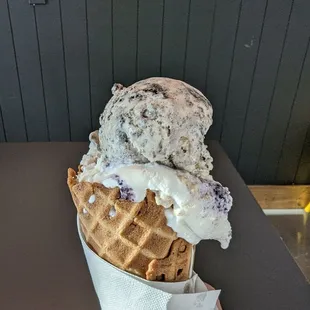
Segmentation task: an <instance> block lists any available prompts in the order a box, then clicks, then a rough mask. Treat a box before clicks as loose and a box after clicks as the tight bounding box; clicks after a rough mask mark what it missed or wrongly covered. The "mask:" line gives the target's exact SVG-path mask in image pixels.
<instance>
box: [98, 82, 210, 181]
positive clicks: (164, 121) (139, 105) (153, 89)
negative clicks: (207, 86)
mask: <svg viewBox="0 0 310 310" xmlns="http://www.w3.org/2000/svg"><path fill="white" fill-rule="evenodd" d="M112 93H113V96H112V98H111V99H110V101H109V102H108V103H107V106H106V108H105V110H104V112H103V113H102V115H101V116H100V125H101V127H100V129H99V135H98V140H99V145H98V146H99V148H100V152H101V154H102V159H101V161H102V162H103V163H104V164H106V165H110V164H112V165H116V164H134V163H139V164H141V163H148V162H151V163H153V162H157V163H160V164H163V165H166V166H169V167H171V168H177V169H182V170H186V171H188V172H190V173H192V174H194V175H196V176H198V177H202V178H206V177H207V176H208V175H209V172H210V170H211V169H212V157H211V156H210V153H209V151H208V150H207V146H206V145H205V144H204V138H205V134H206V133H207V131H208V129H209V127H210V126H211V124H212V113H213V111H212V107H211V104H210V102H209V101H208V99H207V98H206V97H205V96H204V95H203V94H202V93H201V92H200V91H199V90H197V89H195V88H194V87H192V86H190V85H188V84H186V83H185V82H182V81H178V80H174V79H169V78H161V77H154V78H149V79H146V80H142V81H139V82H137V83H135V84H133V85H131V86H129V87H123V86H122V85H120V84H115V85H114V86H113V88H112Z"/></svg>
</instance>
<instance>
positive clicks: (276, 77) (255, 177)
mask: <svg viewBox="0 0 310 310" xmlns="http://www.w3.org/2000/svg"><path fill="white" fill-rule="evenodd" d="M293 6H294V0H292V3H291V8H290V13H289V16H288V21H287V24H286V29H285V34H284V38H283V43H282V48H281V53H280V57H279V62H278V66H277V72H276V76H275V81H274V85H273V89H272V94H271V98H270V102H269V107H268V114H267V119H266V123H265V128H264V132H263V135H262V141H261V145H260V150H259V155H258V160H257V163H256V168H255V173H254V183H256V179H257V172H258V167H259V163H260V160H261V157H262V151H263V145H264V140H265V135H266V131H267V126H268V122H269V116H270V110H271V106H272V101H273V98H274V95H275V90H276V86H277V80H278V76H279V71H280V67H281V62H282V57H283V52H284V48H285V43H286V38H287V34H288V29H289V25H290V20H291V16H292V12H293Z"/></svg>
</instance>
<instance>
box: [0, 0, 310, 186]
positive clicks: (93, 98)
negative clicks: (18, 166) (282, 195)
mask: <svg viewBox="0 0 310 310" xmlns="http://www.w3.org/2000/svg"><path fill="white" fill-rule="evenodd" d="M309 14H310V1H308V0H272V1H271V0H269V1H268V0H261V1H255V0H234V1H231V0H221V1H220V0H208V1H206V0H158V1H151V0H126V1H125V0H91V1H86V0H49V1H47V4H46V5H36V6H32V5H29V3H28V1H27V0H21V1H16V0H4V1H0V56H1V57H0V142H17V141H69V140H72V141H84V140H86V139H87V136H88V133H89V132H90V131H91V129H95V128H97V127H98V125H99V124H98V116H99V114H100V113H101V112H102V110H103V108H104V105H105V103H106V102H107V100H108V99H109V97H110V96H111V93H110V88H111V85H112V84H113V83H114V82H121V83H123V84H125V85H128V84H131V83H133V82H134V81H136V80H138V79H142V78H146V77H149V76H160V75H161V76H169V77H173V78H178V79H183V80H185V81H187V82H189V83H190V84H192V85H193V86H195V87H197V88H198V89H200V90H201V91H202V92H204V93H205V94H206V95H207V97H208V98H209V99H210V101H211V103H212V105H213V107H214V124H213V126H212V127H211V130H210V132H209V134H208V136H209V138H211V139H217V140H220V141H221V143H222V145H223V147H224V148H225V150H226V151H227V153H228V155H229V156H230V158H231V160H232V161H233V163H234V164H235V165H236V166H237V168H238V170H239V171H240V172H241V174H242V176H243V177H244V178H245V180H246V182H248V183H249V184H254V183H258V184H291V183H297V184H298V183H299V184H302V183H310V48H309V37H310V18H309Z"/></svg>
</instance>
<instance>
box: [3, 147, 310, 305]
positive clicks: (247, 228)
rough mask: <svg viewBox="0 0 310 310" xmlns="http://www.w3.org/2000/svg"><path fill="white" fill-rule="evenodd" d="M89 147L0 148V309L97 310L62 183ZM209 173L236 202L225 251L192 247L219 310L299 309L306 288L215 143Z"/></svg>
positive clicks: (207, 244)
mask: <svg viewBox="0 0 310 310" xmlns="http://www.w3.org/2000/svg"><path fill="white" fill-rule="evenodd" d="M87 146H88V144H87V143H71V142H69V143H20V144H0V171H1V174H0V176H1V178H0V196H1V217H0V222H1V225H0V227H1V229H0V232H1V233H0V242H1V254H0V266H1V267H0V268H1V272H0V274H1V276H0V292H1V293H0V295H1V297H0V308H1V309H6V310H10V309H14V310H16V309H24V310H28V309H29V310H30V309H31V310H36V309H38V310H41V309H45V310H50V309H57V310H62V309H75V310H80V309H81V310H82V309H83V310H84V309H87V310H93V309H99V304H98V301H97V297H96V295H95V292H94V289H93V286H92V282H91V279H90V276H89V273H88V269H87V265H86V261H85V258H84V255H83V251H82V247H81V245H80V241H79V239H78V235H77V231H76V212H75V207H74V205H73V203H72V201H71V197H70V194H69V191H68V189H67V186H66V173H67V168H68V167H76V166H77V164H78V162H79V160H80V158H81V157H82V154H83V153H84V152H85V151H86V150H87ZM209 148H210V151H211V154H212V156H213V157H214V166H215V168H214V171H213V175H214V178H215V179H216V180H219V181H220V182H222V183H223V184H224V185H226V186H228V187H229V188H230V190H231V193H232V196H233V198H234V205H233V209H232V211H231V212H230V215H229V219H230V221H231V224H232V228H233V239H232V242H231V244H230V247H229V248H228V249H227V250H222V249H221V248H220V246H219V244H218V243H217V242H215V241H203V242H201V243H200V244H199V245H198V248H197V253H196V261H195V270H196V272H198V274H199V275H200V277H201V278H202V279H203V280H204V281H207V282H209V283H210V284H212V285H213V286H215V287H216V288H221V289H222V294H221V301H222V304H223V308H224V309H225V310H230V309H231V310H265V309H275V310H285V309H289V310H303V309H305V310H306V309H309V308H310V286H309V284H308V283H307V281H306V279H305V277H304V276H303V274H302V273H301V271H300V270H299V268H298V267H297V265H296V264H295V262H294V260H293V258H292V257H291V255H290V254H289V252H288V251H287V249H286V247H285V245H284V244H283V242H282V241H281V239H280V237H279V235H278V234H277V232H276V231H275V229H274V228H273V227H272V225H271V224H270V222H269V220H268V218H267V217H266V216H265V215H264V213H263V212H262V210H261V209H260V207H259V206H258V205H257V203H256V202H255V200H254V198H253V197H252V195H251V193H250V192H249V190H248V189H247V186H246V185H245V184H244V182H243V181H242V179H241V178H240V176H239V174H238V173H237V171H236V170H235V168H234V167H233V165H232V164H231V162H230V161H229V159H228V158H227V156H226V155H225V153H224V152H223V150H222V148H221V147H220V146H219V144H218V143H216V142H210V143H209Z"/></svg>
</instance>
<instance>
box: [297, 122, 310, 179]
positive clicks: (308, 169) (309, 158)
mask: <svg viewBox="0 0 310 310" xmlns="http://www.w3.org/2000/svg"><path fill="white" fill-rule="evenodd" d="M295 183H296V184H306V183H308V184H310V126H309V127H308V132H307V136H306V140H305V143H304V147H303V151H302V156H301V159H300V162H299V166H298V170H297V173H296V177H295Z"/></svg>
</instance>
